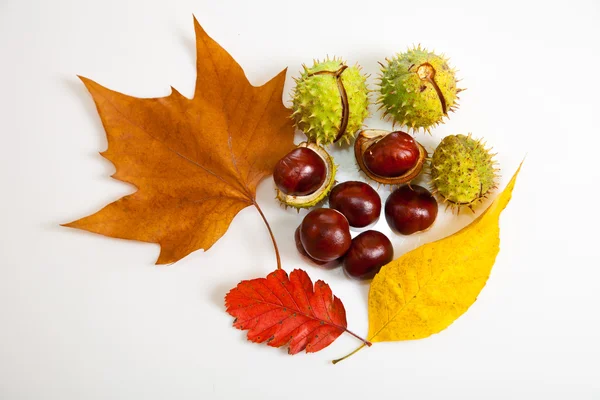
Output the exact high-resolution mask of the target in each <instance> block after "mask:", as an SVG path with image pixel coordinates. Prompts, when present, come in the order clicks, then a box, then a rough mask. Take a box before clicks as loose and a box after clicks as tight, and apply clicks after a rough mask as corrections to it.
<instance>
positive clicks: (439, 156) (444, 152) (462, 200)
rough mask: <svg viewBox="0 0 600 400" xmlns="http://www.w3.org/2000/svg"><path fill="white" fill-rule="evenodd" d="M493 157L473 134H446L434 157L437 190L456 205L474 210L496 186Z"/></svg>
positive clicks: (431, 171)
mask: <svg viewBox="0 0 600 400" xmlns="http://www.w3.org/2000/svg"><path fill="white" fill-rule="evenodd" d="M493 158H494V154H491V153H490V151H489V150H488V149H486V148H485V147H484V145H483V144H482V143H481V141H480V140H475V139H473V138H472V137H471V135H470V134H469V135H468V136H465V135H450V136H446V137H445V138H444V139H443V140H442V142H441V143H440V144H439V146H438V147H437V148H436V149H435V152H434V153H433V156H432V158H431V164H430V173H431V185H432V186H433V188H434V193H435V194H436V195H437V196H439V197H440V199H441V200H443V201H444V202H446V203H448V204H450V205H451V206H452V207H454V208H457V209H460V207H469V208H471V209H473V208H474V207H475V206H476V205H478V204H479V203H480V202H481V201H483V200H484V199H485V198H486V197H487V195H488V194H489V193H490V192H491V191H492V190H493V189H495V188H496V187H497V186H496V179H497V174H496V172H497V169H496V168H495V167H494V165H495V164H496V162H495V161H494V159H493Z"/></svg>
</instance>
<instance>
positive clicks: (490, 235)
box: [369, 167, 521, 342]
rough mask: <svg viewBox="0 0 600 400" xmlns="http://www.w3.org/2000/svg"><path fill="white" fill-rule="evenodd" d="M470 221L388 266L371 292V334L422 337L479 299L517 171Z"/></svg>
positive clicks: (394, 338)
mask: <svg viewBox="0 0 600 400" xmlns="http://www.w3.org/2000/svg"><path fill="white" fill-rule="evenodd" d="M520 169H521V167H519V169H517V172H515V174H514V176H513V177H512V179H511V181H510V182H509V183H508V185H507V186H506V188H505V189H504V191H503V192H502V193H501V194H500V195H499V196H498V197H497V198H496V199H495V200H494V202H493V203H492V204H491V205H490V206H489V208H488V209H487V210H485V211H484V212H483V213H482V214H481V215H480V216H479V217H478V218H477V219H475V220H474V221H473V222H472V223H471V224H469V225H468V226H466V227H465V228H463V229H462V230H460V231H458V232H457V233H455V234H453V235H452V236H448V237H446V238H444V239H441V240H438V241H437V242H433V243H428V244H426V245H423V246H421V247H419V248H417V249H415V250H413V251H411V252H409V253H406V254H404V255H403V256H401V257H400V258H398V259H396V260H394V261H392V262H391V263H389V264H387V265H386V266H384V267H383V268H382V269H381V271H380V272H379V273H378V274H377V275H376V276H375V278H374V279H373V282H372V283H371V289H370V292H369V340H370V341H372V342H385V341H398V340H411V339H422V338H425V337H428V336H430V335H432V334H434V333H438V332H440V331H442V330H444V329H445V328H447V327H448V326H450V324H452V322H454V321H455V320H456V319H457V318H458V317H460V316H461V315H462V314H464V312H465V311H467V309H468V308H469V307H470V306H471V305H472V304H473V303H474V302H475V300H477V296H478V295H479V292H481V289H483V287H484V286H485V283H486V281H487V279H488V277H489V275H490V272H491V270H492V266H493V265H494V261H495V260H496V255H497V254H498V251H499V249H500V228H499V225H498V223H499V219H500V213H501V212H502V210H504V208H505V207H506V205H507V204H508V202H509V201H510V198H511V194H512V190H513V187H514V185H515V181H516V179H517V175H518V173H519V170H520Z"/></svg>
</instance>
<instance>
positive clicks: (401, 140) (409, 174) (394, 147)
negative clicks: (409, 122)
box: [354, 129, 427, 185]
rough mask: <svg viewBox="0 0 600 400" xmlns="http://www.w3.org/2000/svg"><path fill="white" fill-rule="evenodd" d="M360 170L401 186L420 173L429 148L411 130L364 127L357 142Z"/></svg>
mask: <svg viewBox="0 0 600 400" xmlns="http://www.w3.org/2000/svg"><path fill="white" fill-rule="evenodd" d="M354 156H355V157H356V162H357V163H358V166H359V167H360V169H361V170H362V171H363V172H364V173H365V174H366V175H367V176H368V177H369V178H371V179H373V180H374V181H376V182H379V183H383V184H387V185H399V184H402V183H407V182H410V181H411V180H413V179H414V178H416V177H417V175H419V174H420V173H421V170H422V169H423V164H424V162H425V159H426V158H427V151H426V150H425V148H424V147H423V146H422V145H421V144H420V143H419V142H417V141H416V140H414V139H413V138H412V137H411V136H410V135H409V134H408V133H405V132H400V131H395V132H389V131H385V130H381V129H365V130H363V131H361V132H359V134H358V136H357V138H356V141H355V142H354Z"/></svg>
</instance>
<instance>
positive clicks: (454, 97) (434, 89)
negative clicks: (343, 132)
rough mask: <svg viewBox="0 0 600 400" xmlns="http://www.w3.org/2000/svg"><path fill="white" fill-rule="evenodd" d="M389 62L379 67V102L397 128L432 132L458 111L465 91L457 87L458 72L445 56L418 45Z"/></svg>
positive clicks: (385, 114) (388, 60)
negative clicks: (460, 93)
mask: <svg viewBox="0 0 600 400" xmlns="http://www.w3.org/2000/svg"><path fill="white" fill-rule="evenodd" d="M386 61H387V63H386V64H385V65H384V64H381V63H380V64H381V67H382V68H381V75H380V77H379V80H380V82H379V87H380V88H379V94H380V95H379V98H378V100H377V102H378V103H379V104H380V106H379V108H380V109H383V110H384V117H385V116H389V117H390V118H391V119H392V121H393V123H394V125H396V124H399V125H401V126H405V127H407V128H408V129H412V130H413V131H418V130H420V129H423V130H424V131H427V132H430V130H431V128H433V127H435V126H437V125H438V124H440V123H442V122H443V119H444V117H448V113H449V112H450V111H455V110H456V109H457V108H458V93H459V92H461V91H462V90H463V89H458V88H457V87H456V84H457V82H458V81H457V80H456V75H455V70H454V69H453V68H451V67H450V66H449V64H448V59H447V58H446V57H444V56H443V55H441V56H440V55H437V54H435V53H434V52H431V51H428V50H427V49H423V48H421V45H419V46H417V47H414V48H412V49H408V50H407V51H406V52H404V53H400V54H397V55H396V56H395V57H393V58H391V59H386Z"/></svg>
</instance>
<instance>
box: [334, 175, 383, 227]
mask: <svg viewBox="0 0 600 400" xmlns="http://www.w3.org/2000/svg"><path fill="white" fill-rule="evenodd" d="M329 207H331V208H333V209H335V210H338V211H339V212H341V213H342V214H344V216H345V217H346V219H347V220H348V223H349V224H350V226H353V227H355V228H364V227H365V226H369V225H371V224H372V223H374V222H375V221H377V219H379V214H381V198H380V197H379V194H377V192H376V191H375V189H373V188H372V187H371V186H369V185H368V184H366V183H364V182H358V181H348V182H344V183H340V184H339V185H337V186H335V187H334V188H333V189H332V190H331V193H330V194H329Z"/></svg>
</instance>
